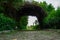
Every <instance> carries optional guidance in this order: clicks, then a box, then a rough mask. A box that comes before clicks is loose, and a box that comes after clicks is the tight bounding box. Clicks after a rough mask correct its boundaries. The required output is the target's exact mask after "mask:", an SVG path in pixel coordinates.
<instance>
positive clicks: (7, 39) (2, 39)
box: [0, 31, 60, 40]
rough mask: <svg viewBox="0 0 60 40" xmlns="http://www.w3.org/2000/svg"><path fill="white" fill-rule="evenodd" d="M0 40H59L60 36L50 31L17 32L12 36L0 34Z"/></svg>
mask: <svg viewBox="0 0 60 40" xmlns="http://www.w3.org/2000/svg"><path fill="white" fill-rule="evenodd" d="M0 40H60V35H59V34H58V33H56V32H50V31H19V32H16V33H14V34H3V35H1V34H0Z"/></svg>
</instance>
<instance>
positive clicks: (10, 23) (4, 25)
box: [0, 13, 15, 30]
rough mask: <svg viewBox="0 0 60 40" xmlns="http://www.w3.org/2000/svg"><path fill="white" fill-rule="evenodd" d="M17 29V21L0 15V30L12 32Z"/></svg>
mask: <svg viewBox="0 0 60 40" xmlns="http://www.w3.org/2000/svg"><path fill="white" fill-rule="evenodd" d="M14 28H15V21H14V20H12V19H10V18H8V17H5V16H4V15H3V14H2V13H1V14H0V30H12V29H14Z"/></svg>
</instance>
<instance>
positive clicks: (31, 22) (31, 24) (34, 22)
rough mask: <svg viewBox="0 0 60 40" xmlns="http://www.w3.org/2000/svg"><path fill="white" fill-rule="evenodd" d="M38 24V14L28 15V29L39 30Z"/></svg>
mask: <svg viewBox="0 0 60 40" xmlns="http://www.w3.org/2000/svg"><path fill="white" fill-rule="evenodd" d="M38 25H39V22H38V19H37V17H36V16H28V24H27V30H37V26H38Z"/></svg>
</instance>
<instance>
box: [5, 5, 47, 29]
mask: <svg viewBox="0 0 60 40" xmlns="http://www.w3.org/2000/svg"><path fill="white" fill-rule="evenodd" d="M5 7H7V8H6V9H5V10H4V11H5V12H4V14H5V15H7V16H8V17H11V18H13V19H15V21H16V22H17V23H16V26H17V27H18V29H19V30H20V29H21V27H20V20H21V17H22V16H27V15H28V16H29V15H31V16H36V17H37V19H38V22H39V26H38V29H43V19H44V18H45V17H46V13H45V11H44V10H43V9H42V8H41V7H40V6H38V5H35V4H24V5H22V6H21V7H20V8H19V9H18V11H17V10H16V9H15V8H14V7H10V6H8V4H5Z"/></svg>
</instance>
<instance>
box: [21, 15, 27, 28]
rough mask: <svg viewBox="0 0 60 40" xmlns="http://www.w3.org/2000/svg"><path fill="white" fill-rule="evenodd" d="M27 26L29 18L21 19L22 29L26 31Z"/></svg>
mask: <svg viewBox="0 0 60 40" xmlns="http://www.w3.org/2000/svg"><path fill="white" fill-rule="evenodd" d="M27 24H28V16H23V17H21V20H20V27H21V29H26V26H27Z"/></svg>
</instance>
